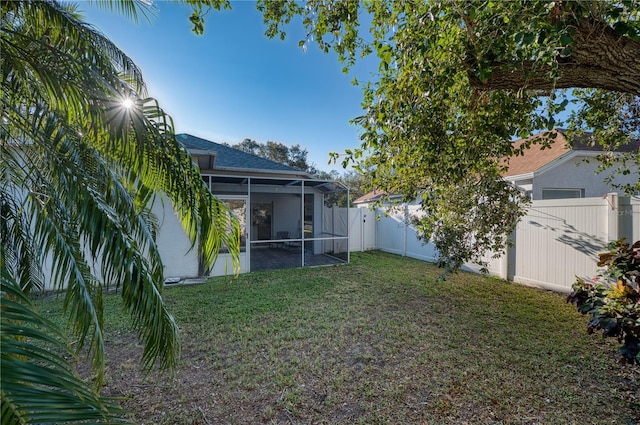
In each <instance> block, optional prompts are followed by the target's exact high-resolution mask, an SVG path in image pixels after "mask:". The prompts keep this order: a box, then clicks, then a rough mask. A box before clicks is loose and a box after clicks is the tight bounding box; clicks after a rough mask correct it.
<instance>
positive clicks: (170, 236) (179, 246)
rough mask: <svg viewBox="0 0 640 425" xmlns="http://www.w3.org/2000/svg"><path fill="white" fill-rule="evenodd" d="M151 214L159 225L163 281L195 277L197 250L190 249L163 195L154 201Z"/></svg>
mask: <svg viewBox="0 0 640 425" xmlns="http://www.w3.org/2000/svg"><path fill="white" fill-rule="evenodd" d="M152 212H153V213H154V214H155V215H156V217H157V218H158V221H159V223H160V230H159V232H158V239H157V245H158V251H159V252H160V257H161V258H162V263H163V264H164V276H165V279H168V278H178V277H180V278H194V277H197V276H198V271H199V270H198V266H199V263H198V254H197V249H195V248H194V249H191V242H190V241H189V238H188V237H187V235H186V234H185V232H184V230H183V229H182V225H181V224H180V220H178V217H177V216H176V214H175V212H174V211H173V208H172V204H171V201H169V199H168V198H167V197H166V196H164V195H163V196H162V197H161V198H158V199H156V201H155V203H154V204H153V208H152Z"/></svg>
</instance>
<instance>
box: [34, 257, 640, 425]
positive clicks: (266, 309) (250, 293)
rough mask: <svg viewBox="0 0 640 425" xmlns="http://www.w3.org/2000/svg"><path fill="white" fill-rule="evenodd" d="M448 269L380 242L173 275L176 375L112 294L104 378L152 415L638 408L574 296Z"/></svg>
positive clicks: (587, 417) (186, 420)
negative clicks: (224, 273)
mask: <svg viewBox="0 0 640 425" xmlns="http://www.w3.org/2000/svg"><path fill="white" fill-rule="evenodd" d="M440 273H441V270H440V269H438V268H436V267H434V266H433V265H430V264H427V263H424V262H420V261H416V260H412V259H408V258H401V257H398V256H394V255H390V254H384V253H381V252H367V253H362V254H354V255H352V263H351V264H350V265H345V266H338V267H325V268H315V269H294V270H283V271H274V272H261V273H253V274H250V275H243V276H240V277H239V278H237V279H235V280H233V281H231V280H229V279H224V278H217V279H211V280H210V281H209V282H207V283H206V284H200V285H189V286H176V287H170V288H167V289H166V291H165V296H166V301H167V303H168V305H169V307H170V309H171V311H172V312H173V314H174V315H175V317H176V320H177V322H178V324H179V326H180V329H181V332H182V342H183V355H182V365H181V367H180V368H179V369H178V370H177V371H176V373H175V375H174V376H173V377H171V376H168V375H166V374H157V373H155V372H154V373H151V374H150V375H148V376H146V375H145V374H143V373H141V372H140V370H139V366H138V365H139V358H140V351H141V350H140V346H139V344H138V343H137V342H136V338H135V336H134V335H133V334H132V333H131V332H130V331H129V329H128V327H127V323H128V322H127V320H126V318H124V317H123V315H122V313H121V310H120V302H119V301H120V300H119V297H118V296H117V295H115V296H109V297H107V300H106V303H107V309H106V315H107V317H106V323H107V327H108V334H107V344H108V357H107V358H108V370H107V378H106V385H105V387H104V390H103V392H104V394H106V395H109V396H113V397H119V398H121V405H123V406H124V407H125V408H126V409H127V410H128V411H129V412H131V419H132V420H133V421H135V422H137V423H140V424H316V423H323V424H325V423H326V424H423V423H424V424H464V423H468V424H489V423H491V424H494V423H502V424H608V423H615V424H637V423H639V422H640V368H635V369H632V368H629V367H623V366H620V365H619V364H618V363H617V356H616V353H615V349H616V348H617V345H616V344H615V341H604V340H603V339H602V338H601V337H600V336H599V335H598V336H596V335H591V336H589V335H586V326H585V325H586V321H587V319H586V318H585V317H582V316H580V315H579V314H578V313H577V311H576V310H575V307H574V306H573V305H568V304H566V303H565V301H564V299H565V297H564V296H563V295H558V294H554V293H549V292H545V291H541V290H537V289H533V288H527V287H523V286H520V285H516V284H511V283H507V282H504V281H501V280H498V279H493V278H486V277H482V276H478V275H473V274H467V273H459V274H457V275H453V276H450V277H449V278H448V279H447V280H446V281H444V282H443V281H440V280H439V279H438V277H439V276H440ZM59 304H60V303H59V302H58V301H54V302H53V303H48V304H43V305H42V308H43V309H46V310H49V311H50V312H51V314H52V315H55V314H56V311H57V310H58V309H59Z"/></svg>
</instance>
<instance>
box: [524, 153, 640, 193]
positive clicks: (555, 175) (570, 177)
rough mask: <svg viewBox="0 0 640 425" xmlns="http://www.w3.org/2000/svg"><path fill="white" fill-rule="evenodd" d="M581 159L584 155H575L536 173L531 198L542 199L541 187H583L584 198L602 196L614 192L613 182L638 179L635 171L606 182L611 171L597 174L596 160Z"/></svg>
mask: <svg viewBox="0 0 640 425" xmlns="http://www.w3.org/2000/svg"><path fill="white" fill-rule="evenodd" d="M583 159H584V157H575V158H573V159H570V160H568V161H567V162H563V163H561V164H558V165H557V166H555V167H552V168H549V169H548V170H545V171H544V172H541V173H540V174H538V175H536V176H535V178H534V180H533V199H542V189H546V188H563V189H564V188H569V189H584V190H585V194H584V197H585V198H592V197H597V196H603V195H605V194H607V193H609V192H615V188H614V187H613V186H612V184H614V183H625V182H635V181H636V180H637V179H638V174H637V173H635V174H634V173H631V174H629V175H627V176H620V175H618V176H616V178H615V179H614V180H613V182H612V183H611V184H607V183H605V182H604V179H605V178H606V177H607V176H609V175H611V174H612V171H609V170H607V171H605V172H603V173H600V174H597V173H596V169H597V168H598V162H597V161H595V160H594V159H593V158H592V159H591V161H590V162H588V163H587V162H584V161H583Z"/></svg>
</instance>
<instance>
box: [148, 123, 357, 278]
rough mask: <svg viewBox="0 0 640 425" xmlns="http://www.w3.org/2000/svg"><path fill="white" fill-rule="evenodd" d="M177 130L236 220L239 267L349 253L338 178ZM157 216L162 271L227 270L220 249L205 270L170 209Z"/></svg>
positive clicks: (314, 261)
mask: <svg viewBox="0 0 640 425" xmlns="http://www.w3.org/2000/svg"><path fill="white" fill-rule="evenodd" d="M176 138H177V140H178V141H179V142H180V143H181V144H182V145H183V146H184V147H185V148H187V150H188V151H189V152H190V153H191V156H192V158H193V160H194V162H195V163H196V164H197V165H198V166H199V167H200V170H201V174H202V178H203V180H204V181H205V183H206V184H207V186H208V187H209V189H210V190H211V192H212V193H213V194H214V195H216V196H217V197H218V198H219V199H221V200H222V201H223V202H224V203H225V204H227V206H228V207H229V208H231V210H232V211H233V213H234V214H235V215H236V217H237V218H238V219H239V220H240V226H241V231H242V235H241V236H242V240H241V253H240V272H241V273H246V272H251V271H257V270H267V269H280V268H290V267H303V266H317V265H329V264H338V263H346V262H348V261H349V253H348V238H349V234H348V226H347V223H348V208H347V205H348V190H347V188H346V187H345V186H344V185H342V184H341V183H338V182H333V181H327V180H317V179H314V178H313V177H312V176H310V175H309V174H307V173H305V172H303V171H300V170H296V169H294V168H291V167H289V166H286V165H283V164H280V163H277V162H274V161H271V160H268V159H265V158H261V157H258V156H255V155H252V154H249V153H245V152H242V151H239V150H237V149H233V148H231V147H229V146H225V145H221V144H218V143H214V142H211V141H209V140H205V139H202V138H199V137H195V136H192V135H189V134H179V135H177V136H176ZM343 204H344V205H343ZM154 211H155V212H156V213H157V214H158V213H159V210H158V209H156V210H154ZM161 219H163V220H164V223H163V226H162V229H161V232H160V235H159V238H158V245H159V247H160V250H161V255H162V258H163V261H164V263H165V276H167V277H168V278H171V277H195V276H203V275H209V276H218V275H224V274H231V273H233V269H232V267H231V261H230V254H228V252H225V250H224V249H223V250H222V252H221V254H220V256H219V258H218V261H216V263H215V264H214V266H213V268H212V269H211V270H203V269H202V265H201V264H200V262H199V261H198V259H197V257H196V254H195V251H196V250H190V249H189V248H190V244H189V243H188V240H187V239H186V235H184V233H183V232H182V229H181V228H180V226H179V224H178V222H177V219H176V218H175V216H173V217H172V214H169V213H167V212H164V213H162V217H161Z"/></svg>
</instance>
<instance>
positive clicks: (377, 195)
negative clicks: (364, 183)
mask: <svg viewBox="0 0 640 425" xmlns="http://www.w3.org/2000/svg"><path fill="white" fill-rule="evenodd" d="M385 196H387V192H383V191H380V190H374V191H373V192H369V193H367V194H365V195H362V196H361V197H359V198H358V199H356V200H355V201H353V203H354V204H366V203H368V202H376V201H379V200H380V199H381V198H383V197H385ZM389 198H390V199H397V198H401V196H400V195H389Z"/></svg>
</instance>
